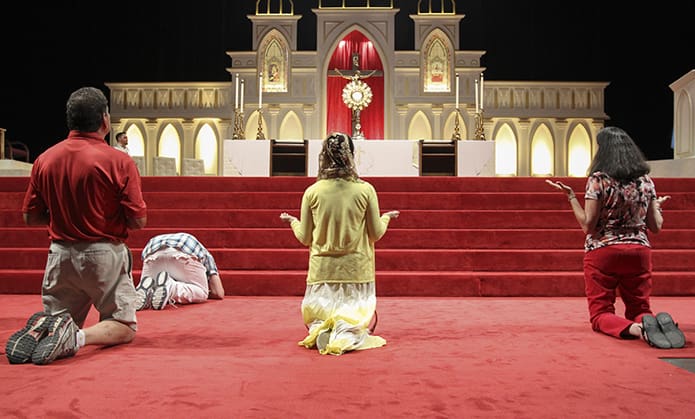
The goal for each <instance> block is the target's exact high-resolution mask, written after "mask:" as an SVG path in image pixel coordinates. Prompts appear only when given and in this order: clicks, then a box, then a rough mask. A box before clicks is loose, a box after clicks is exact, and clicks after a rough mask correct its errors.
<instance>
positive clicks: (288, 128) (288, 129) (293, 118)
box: [279, 111, 304, 140]
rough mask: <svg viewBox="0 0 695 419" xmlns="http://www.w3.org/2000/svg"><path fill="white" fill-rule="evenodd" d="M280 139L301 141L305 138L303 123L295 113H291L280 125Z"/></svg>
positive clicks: (288, 113)
mask: <svg viewBox="0 0 695 419" xmlns="http://www.w3.org/2000/svg"><path fill="white" fill-rule="evenodd" d="M279 137H280V139H283V140H301V139H303V138H304V129H303V128H302V122H301V121H300V120H299V117H298V116H297V114H296V113H295V112H294V111H289V112H287V114H286V115H285V117H284V118H283V119H282V122H281V123H280V135H279Z"/></svg>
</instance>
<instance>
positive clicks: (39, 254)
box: [0, 247, 695, 272]
mask: <svg viewBox="0 0 695 419" xmlns="http://www.w3.org/2000/svg"><path fill="white" fill-rule="evenodd" d="M141 250H142V248H131V251H132V252H133V255H134V259H135V260H134V267H135V268H136V269H138V268H140V266H141V261H140V260H139V258H138V257H137V256H138V255H139V254H140V252H141ZM209 250H210V252H211V253H212V254H213V255H214V257H215V261H216V262H217V265H218V267H219V268H220V269H227V270H236V269H241V270H254V269H259V270H279V271H282V270H301V269H306V266H307V264H308V250H307V249H300V248H297V249H276V248H239V249H230V248H211V249H209ZM46 254H47V248H45V247H42V248H24V249H23V250H22V251H21V253H18V252H17V251H16V250H15V249H6V248H0V269H37V268H39V267H42V266H44V265H45V263H46ZM583 255H584V251H583V250H580V249H576V250H565V249H529V250H519V249H502V250H497V249H440V248H438V249H377V250H376V269H377V271H382V270H402V271H426V270H431V271H482V272H499V271H514V272H522V271H523V272H529V271H536V272H543V271H551V270H563V271H581V269H582V259H583ZM693 261H695V249H668V250H662V249H655V250H654V252H653V264H654V269H655V270H662V271H687V270H691V269H692V268H693Z"/></svg>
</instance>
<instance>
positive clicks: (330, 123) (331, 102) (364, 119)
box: [326, 31, 384, 140]
mask: <svg viewBox="0 0 695 419" xmlns="http://www.w3.org/2000/svg"><path fill="white" fill-rule="evenodd" d="M343 41H344V42H341V44H340V45H338V47H337V48H336V50H335V51H334V53H333V56H332V57H331V60H330V62H329V64H328V69H329V70H334V69H336V68H337V69H339V70H348V69H351V68H352V53H353V52H359V54H360V70H361V71H362V73H364V74H365V75H366V74H369V72H370V71H371V70H381V71H383V64H382V62H381V58H380V57H379V54H378V52H377V51H376V49H375V48H373V47H372V46H371V42H370V41H369V39H368V38H367V37H366V36H364V35H363V34H362V33H360V32H358V31H353V32H351V33H350V34H348V35H347V36H346V37H345V38H344V39H343ZM364 82H365V83H367V85H369V87H370V88H371V89H372V94H373V97H372V102H371V103H370V104H369V106H368V107H367V108H365V109H364V110H363V111H362V112H361V114H360V122H361V124H362V130H363V131H364V134H365V138H366V139H368V140H375V139H383V138H384V77H383V76H371V77H368V78H366V79H364ZM347 83H348V80H346V79H344V78H343V77H341V76H338V75H330V76H328V82H327V83H326V106H327V115H328V116H327V121H326V128H327V132H328V133H330V132H333V131H340V132H346V133H352V127H351V115H352V114H351V111H350V109H349V108H348V107H347V106H345V104H344V103H343V98H342V94H343V88H344V87H345V85H346V84H347Z"/></svg>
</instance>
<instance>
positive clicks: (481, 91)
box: [480, 73, 485, 111]
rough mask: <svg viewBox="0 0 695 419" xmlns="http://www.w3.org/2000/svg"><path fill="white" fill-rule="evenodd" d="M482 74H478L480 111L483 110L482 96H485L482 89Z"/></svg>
mask: <svg viewBox="0 0 695 419" xmlns="http://www.w3.org/2000/svg"><path fill="white" fill-rule="evenodd" d="M484 80H485V79H484V78H483V73H480V110H481V111H482V110H483V96H485V94H484V93H485V89H484V88H483V81H484Z"/></svg>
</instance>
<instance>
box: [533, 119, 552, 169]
mask: <svg viewBox="0 0 695 419" xmlns="http://www.w3.org/2000/svg"><path fill="white" fill-rule="evenodd" d="M554 149H555V147H553V136H552V134H551V133H550V129H548V126H547V125H546V124H540V125H539V126H538V127H537V128H536V130H535V131H534V133H533V138H532V140H531V176H552V175H553V174H554V172H555V159H554V157H553V156H554V153H553V151H554Z"/></svg>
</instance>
